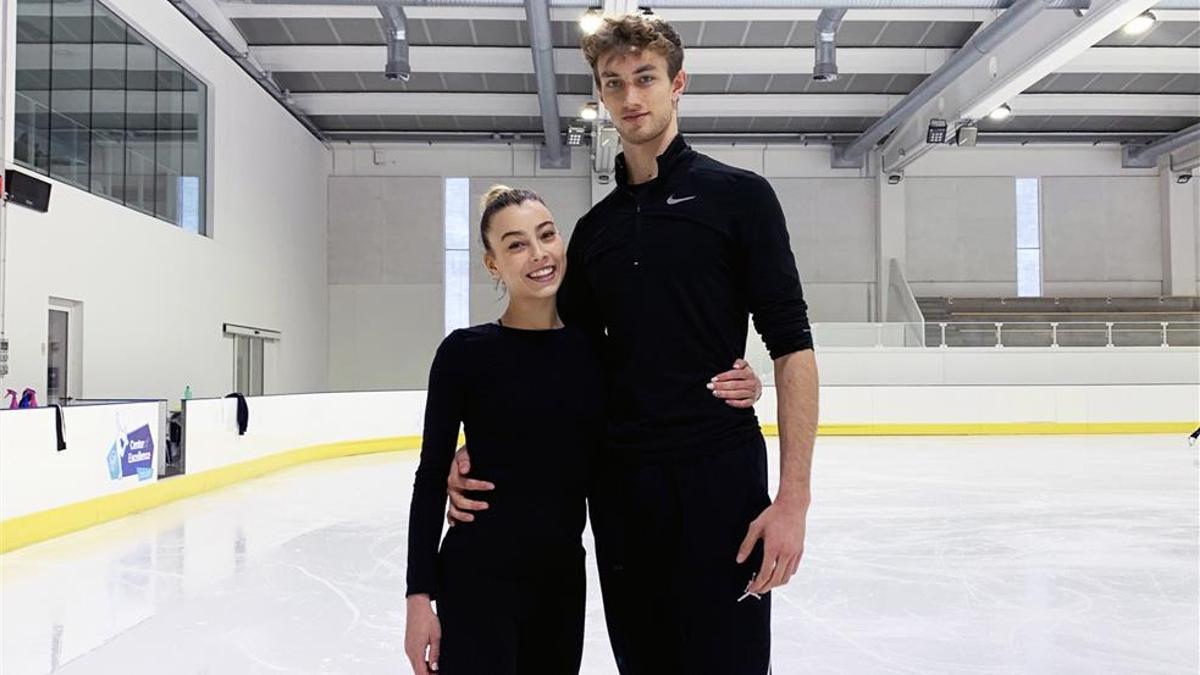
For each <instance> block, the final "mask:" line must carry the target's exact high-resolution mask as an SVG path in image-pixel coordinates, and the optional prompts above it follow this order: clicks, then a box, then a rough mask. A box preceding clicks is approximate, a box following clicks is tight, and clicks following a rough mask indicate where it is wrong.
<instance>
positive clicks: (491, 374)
mask: <svg viewBox="0 0 1200 675" xmlns="http://www.w3.org/2000/svg"><path fill="white" fill-rule="evenodd" d="M482 207H483V208H482V211H483V215H482V217H481V218H480V221H481V222H480V230H481V236H482V239H483V244H484V249H485V255H484V265H485V266H486V267H487V270H488V272H489V273H490V274H491V275H492V278H494V279H496V280H497V281H499V282H500V283H502V284H503V285H504V287H505V288H506V290H507V291H508V295H509V304H508V307H507V309H505V311H504V314H503V315H502V316H501V317H500V319H499V320H498V321H497V322H495V323H490V324H483V325H480V326H475V327H472V328H467V329H461V330H456V331H454V332H453V333H451V334H450V335H449V336H447V337H446V339H445V340H444V341H443V342H442V344H441V346H440V347H439V348H438V351H437V355H436V356H435V357H434V361H433V366H432V368H431V370H430V374H429V391H428V399H427V402H426V410H425V432H424V439H423V442H422V447H421V461H420V465H419V467H418V469H417V476H416V482H415V486H414V490H413V501H412V507H411V510H410V512H409V541H408V592H407V596H408V600H407V605H408V607H407V611H408V615H407V621H406V636H405V652H406V653H407V655H408V658H409V661H410V663H411V664H412V667H413V671H414V672H416V673H418V675H428V674H429V673H433V672H441V673H446V674H448V675H456V674H460V673H466V674H469V675H483V674H487V675H506V674H513V675H515V674H517V673H520V674H521V675H525V674H528V673H547V674H553V675H570V674H571V673H577V672H578V671H579V664H580V658H581V655H582V650H583V618H584V595H585V582H584V553H583V546H582V544H581V535H582V532H583V526H584V522H585V513H586V512H585V498H586V492H587V480H586V479H584V478H582V477H586V476H587V475H588V468H589V464H590V463H591V457H592V455H593V453H594V452H596V451H597V449H598V447H597V445H598V443H599V442H600V441H601V440H602V439H603V437H604V433H603V423H604V417H603V415H604V401H603V395H604V393H603V392H604V389H603V387H604V383H603V379H602V372H601V366H600V361H599V357H598V356H597V354H596V350H595V348H594V346H593V345H592V344H590V343H589V341H588V338H587V337H586V336H585V335H584V334H583V332H582V331H575V330H572V329H571V328H570V327H564V326H563V324H562V321H561V320H560V319H559V316H558V311H557V308H556V304H555V296H556V294H557V292H558V288H559V286H560V284H561V282H562V279H563V277H564V275H565V274H566V272H567V269H566V247H565V244H564V242H563V240H562V238H561V237H560V236H559V233H558V228H557V227H556V226H555V223H554V218H553V216H552V215H551V213H550V211H549V209H547V208H546V205H545V203H544V202H543V201H542V199H541V198H540V197H539V196H538V195H537V194H536V193H534V192H532V191H530V190H520V189H512V188H508V187H505V186H494V187H493V188H492V189H491V190H490V191H489V192H488V193H487V195H486V196H485V197H484V199H483V203H482ZM460 422H461V423H462V424H463V426H464V430H465V432H466V435H467V438H468V439H469V442H470V447H471V456H472V467H471V473H472V475H473V476H474V477H476V478H479V479H482V480H485V481H490V482H492V483H493V484H494V485H497V486H502V489H501V488H496V489H494V490H493V491H491V492H489V493H488V494H489V497H488V499H489V502H490V503H489V506H488V508H487V510H486V511H485V512H483V513H480V514H478V515H477V516H476V517H475V518H474V522H473V523H472V524H471V525H470V526H469V527H456V528H453V529H451V530H450V532H449V533H448V534H447V535H446V538H445V540H444V541H443V542H442V543H441V550H440V552H439V550H438V538H439V537H440V535H441V531H442V518H443V513H444V510H445V504H446V483H445V477H446V474H447V473H448V471H449V468H450V463H451V460H452V458H453V456H454V450H455V446H456V445H457V439H458V429H459V423H460ZM563 476H577V477H581V478H580V479H579V480H575V481H564V480H563V479H562V477H563ZM433 600H437V603H438V609H437V613H436V614H435V612H434V610H433Z"/></svg>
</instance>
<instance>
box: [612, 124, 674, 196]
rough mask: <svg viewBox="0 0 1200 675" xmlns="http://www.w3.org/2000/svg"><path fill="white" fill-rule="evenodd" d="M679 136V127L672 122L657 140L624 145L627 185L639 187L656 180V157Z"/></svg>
mask: <svg viewBox="0 0 1200 675" xmlns="http://www.w3.org/2000/svg"><path fill="white" fill-rule="evenodd" d="M678 135H679V127H678V125H677V123H676V122H674V121H672V122H671V126H670V127H667V130H666V131H664V132H663V133H662V134H661V135H660V136H659V137H658V138H656V139H654V140H652V141H650V142H648V143H641V144H638V145H625V146H624V147H623V148H622V151H623V152H624V153H625V178H626V182H627V183H628V184H629V185H641V184H642V183H646V182H649V181H652V180H654V179H655V178H658V156H659V155H661V154H663V153H664V152H666V151H667V148H668V147H669V146H670V145H671V141H673V140H675V137H676V136H678Z"/></svg>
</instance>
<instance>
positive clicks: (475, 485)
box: [462, 478, 496, 492]
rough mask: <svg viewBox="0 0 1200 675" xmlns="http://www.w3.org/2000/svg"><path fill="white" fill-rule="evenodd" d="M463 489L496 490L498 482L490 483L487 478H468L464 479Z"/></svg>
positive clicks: (477, 490)
mask: <svg viewBox="0 0 1200 675" xmlns="http://www.w3.org/2000/svg"><path fill="white" fill-rule="evenodd" d="M462 489H464V490H474V491H476V492H487V491H488V490H495V489H496V484H495V483H489V482H487V481H486V480H476V479H474V478H467V479H466V480H464V481H463V482H462Z"/></svg>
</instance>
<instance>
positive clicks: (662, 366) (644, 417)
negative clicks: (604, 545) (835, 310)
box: [558, 135, 812, 463]
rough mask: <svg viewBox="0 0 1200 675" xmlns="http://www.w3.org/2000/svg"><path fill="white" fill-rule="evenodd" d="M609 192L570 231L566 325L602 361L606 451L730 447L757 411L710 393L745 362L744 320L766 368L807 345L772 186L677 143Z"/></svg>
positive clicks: (751, 428)
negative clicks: (720, 377) (760, 345)
mask: <svg viewBox="0 0 1200 675" xmlns="http://www.w3.org/2000/svg"><path fill="white" fill-rule="evenodd" d="M615 169H616V171H615V174H616V178H617V186H616V188H614V189H613V191H612V192H611V193H610V194H609V195H608V196H607V197H605V198H604V199H603V200H602V201H601V202H600V203H599V204H597V205H596V206H594V207H593V208H592V209H591V210H590V211H589V212H588V213H587V214H585V215H584V216H583V218H581V219H580V220H579V222H578V224H577V225H576V226H575V231H574V233H573V234H572V236H571V241H570V245H569V246H568V249H567V273H566V276H565V278H564V282H563V285H562V287H561V289H560V290H559V295H558V304H559V311H560V313H561V315H562V317H563V320H564V321H565V322H567V323H568V324H570V325H572V326H575V327H579V328H583V329H584V330H585V331H586V332H587V333H588V335H589V336H591V338H592V339H593V341H594V342H595V343H596V344H597V345H599V347H600V350H601V353H602V354H603V356H604V363H605V375H606V384H607V392H606V393H607V401H608V403H607V415H608V420H607V422H608V424H607V428H608V439H607V445H608V449H609V451H610V452H612V453H615V454H616V455H617V457H618V458H619V459H624V460H628V461H632V462H635V463H641V462H643V461H653V460H658V459H676V458H684V457H688V456H699V455H703V454H709V453H711V452H718V451H722V450H726V449H730V448H733V447H735V446H737V445H740V444H743V443H744V442H746V441H747V440H748V439H749V438H752V437H753V435H754V434H757V433H759V426H758V419H757V417H756V416H755V415H754V411H753V410H752V409H737V408H732V407H730V406H728V405H726V404H725V403H724V402H723V401H722V400H721V399H718V398H716V397H715V396H713V395H712V393H711V392H710V391H709V390H708V389H707V387H706V386H705V385H706V384H707V383H708V382H709V380H710V379H711V378H712V376H713V375H715V374H717V373H720V372H723V371H726V370H729V369H730V368H731V367H732V365H733V362H734V360H735V359H737V358H739V357H742V356H744V354H745V351H746V335H747V332H748V326H749V319H750V316H751V315H752V316H753V318H754V326H755V329H756V330H757V331H758V333H759V334H760V335H762V337H763V341H764V342H765V343H766V346H767V350H768V351H769V352H770V354H771V358H773V359H776V358H779V357H781V356H784V355H786V354H790V353H793V352H797V351H801V350H805V349H812V334H811V331H810V328H809V322H808V310H807V305H806V304H805V302H804V294H803V292H802V290H801V287H800V277H799V274H798V273H797V272H796V262H795V259H794V257H793V256H792V249H791V245H790V243H789V240H788V233H787V227H786V224H785V221H784V216H783V211H782V209H781V208H780V206H779V200H778V199H777V198H776V196H775V191H774V190H773V189H772V188H771V185H770V183H768V182H767V180H766V179H764V178H763V177H762V176H759V175H758V174H755V173H753V172H751V171H746V170H743V169H738V168H735V167H732V166H729V165H727V164H722V163H721V162H718V161H716V160H715V159H713V158H711V157H708V156H706V155H703V154H700V153H698V152H696V151H695V150H693V149H692V148H691V147H690V146H689V145H688V144H687V142H686V141H685V140H684V138H683V136H682V135H678V136H676V137H675V139H674V140H673V141H672V142H671V144H670V146H668V148H667V149H666V151H665V152H663V154H661V155H659V156H658V176H657V177H656V178H655V179H654V180H652V181H650V182H648V183H643V184H641V185H636V186H630V185H629V184H628V182H627V178H626V171H625V156H624V154H621V155H618V157H617V160H616V167H615Z"/></svg>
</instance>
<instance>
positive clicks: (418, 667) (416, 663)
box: [404, 645, 429, 675]
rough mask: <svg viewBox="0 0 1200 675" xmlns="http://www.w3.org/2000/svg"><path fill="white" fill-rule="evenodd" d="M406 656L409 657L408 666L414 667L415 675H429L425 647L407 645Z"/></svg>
mask: <svg viewBox="0 0 1200 675" xmlns="http://www.w3.org/2000/svg"><path fill="white" fill-rule="evenodd" d="M404 655H405V656H407V657H408V665H410V666H412V669H413V673H415V675H429V669H428V668H426V667H425V646H424V645H421V646H420V647H413V646H409V645H406V646H405V648H404Z"/></svg>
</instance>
